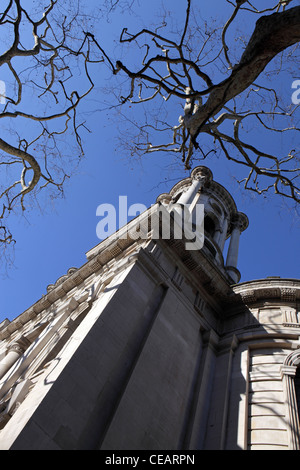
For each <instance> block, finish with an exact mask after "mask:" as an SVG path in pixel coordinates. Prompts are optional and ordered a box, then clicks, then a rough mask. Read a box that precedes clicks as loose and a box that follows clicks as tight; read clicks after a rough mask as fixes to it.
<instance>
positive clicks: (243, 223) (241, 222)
mask: <svg viewBox="0 0 300 470" xmlns="http://www.w3.org/2000/svg"><path fill="white" fill-rule="evenodd" d="M231 224H232V227H233V229H235V228H238V229H239V231H240V232H241V233H242V232H243V231H244V230H246V228H247V227H248V225H249V219H248V217H247V216H246V214H244V213H243V212H236V213H235V214H234V216H233V217H232V220H231Z"/></svg>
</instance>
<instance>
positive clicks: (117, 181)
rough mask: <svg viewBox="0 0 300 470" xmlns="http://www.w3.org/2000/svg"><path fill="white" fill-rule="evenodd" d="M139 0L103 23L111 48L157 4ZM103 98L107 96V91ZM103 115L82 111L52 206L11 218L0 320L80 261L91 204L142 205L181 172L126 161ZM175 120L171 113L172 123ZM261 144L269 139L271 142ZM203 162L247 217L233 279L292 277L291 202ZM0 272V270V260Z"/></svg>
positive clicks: (114, 126) (215, 7)
mask: <svg viewBox="0 0 300 470" xmlns="http://www.w3.org/2000/svg"><path fill="white" fill-rule="evenodd" d="M91 3H92V2H91ZM94 3H95V5H97V4H98V2H94ZM140 3H142V2H140ZM143 3H144V5H142V6H140V11H138V12H137V16H132V15H131V16H126V13H120V12H119V13H118V14H115V15H114V16H113V17H112V19H111V23H109V24H106V23H103V26H102V27H101V30H99V36H100V37H102V38H103V40H104V42H105V43H106V45H107V47H111V46H109V44H110V43H111V44H112V47H113V48H114V47H115V44H116V43H115V42H113V40H114V39H116V38H117V37H118V35H119V32H120V29H121V28H122V27H123V26H125V24H124V21H125V19H126V21H127V24H129V25H130V23H131V25H132V26H133V27H135V28H138V27H139V26H140V25H142V20H141V19H140V17H139V16H138V15H139V14H140V12H141V13H142V14H143V18H144V20H143V21H144V24H146V20H145V19H146V18H148V17H150V14H151V11H152V10H153V11H154V9H155V8H154V7H156V6H157V7H158V8H159V6H160V3H161V2H160V1H159V0H155V1H154V2H143ZM182 3H183V2H181V1H179V0H176V1H174V0H173V1H172V2H170V1H166V2H165V4H166V5H168V7H170V8H171V5H172V6H173V7H174V6H175V5H177V4H178V6H181V5H182ZM203 4H204V5H203V7H202V6H201V8H202V9H203V10H202V12H203V16H205V15H207V16H208V17H209V16H210V15H214V16H215V15H216V13H215V12H216V11H217V12H218V15H219V16H220V17H221V16H222V14H224V15H225V12H223V10H222V8H223V7H222V5H224V1H223V0H222V1H220V0H214V1H212V2H203ZM204 6H205V10H204ZM226 8H227V6H226ZM206 9H207V10H206ZM125 58H126V57H125ZM125 58H124V57H123V60H125ZM103 73H104V72H103ZM107 77H108V76H107V74H106V73H104V75H103V77H99V88H98V89H97V91H96V94H94V98H93V99H94V103H93V102H92V101H90V102H89V103H88V106H89V107H90V109H92V108H93V105H94V104H95V108H97V109H100V108H101V106H100V105H99V104H98V103H100V102H101V101H102V95H101V93H103V91H102V90H101V87H102V86H106V85H107ZM0 78H1V77H0ZM299 78H300V77H299ZM293 79H295V77H289V76H288V75H286V76H285V80H286V82H285V83H283V86H284V87H285V89H286V92H287V93H290V89H291V83H292V80H293ZM101 80H102V82H101ZM104 99H106V100H107V96H105V97H103V100H104ZM127 111H129V110H128V109H127ZM132 112H134V111H132ZM108 117H109V111H98V112H96V113H95V114H93V115H87V119H88V125H89V127H90V128H91V130H92V133H91V134H88V135H86V139H85V151H86V157H85V159H84V160H83V161H82V163H81V165H80V167H79V169H78V171H77V174H76V175H75V176H74V177H73V178H72V179H71V180H70V181H68V183H67V185H66V188H65V198H64V199H58V200H56V201H54V204H53V206H52V205H50V204H49V205H48V206H47V207H46V209H45V210H43V211H42V212H38V211H34V212H31V213H29V214H26V216H27V217H28V218H27V220H26V219H25V218H24V217H21V216H20V217H17V218H16V219H15V220H14V221H11V226H12V229H13V232H14V236H15V238H16V240H17V244H16V246H15V254H14V264H13V267H12V268H11V269H10V270H9V271H8V272H7V273H6V275H2V277H1V278H0V282H1V296H0V321H2V320H3V319H4V318H9V319H10V320H11V319H13V318H15V317H16V316H18V315H20V314H21V313H22V312H23V311H24V310H26V309H27V308H28V307H30V305H32V304H33V303H34V302H36V301H37V300H38V299H39V298H40V297H41V296H42V295H43V294H45V293H46V288H47V285H49V284H52V283H54V282H55V281H56V280H57V279H58V278H59V277H60V276H62V275H63V274H65V273H66V272H67V270H68V269H69V268H70V267H80V266H81V265H82V264H83V263H84V262H85V261H86V258H85V253H86V252H87V251H88V250H90V249H91V248H92V247H93V246H95V245H96V244H97V243H99V242H100V240H98V239H97V236H96V225H97V222H98V221H99V218H97V217H96V209H97V207H98V205H100V204H103V203H110V204H114V205H115V206H116V207H117V205H118V198H119V196H121V195H126V196H127V197H128V204H129V205H130V204H133V203H142V204H145V205H146V206H150V205H151V204H153V203H154V202H155V200H156V197H157V196H158V195H159V194H161V193H163V192H166V191H169V190H170V189H171V187H172V186H173V185H174V184H175V182H176V181H178V180H179V179H181V178H182V177H186V176H188V175H189V173H187V172H186V171H184V170H183V168H182V167H180V165H179V164H178V163H177V161H176V160H175V158H174V157H171V156H170V155H169V154H162V153H159V154H152V155H150V156H149V155H148V156H147V155H146V156H145V157H144V158H143V159H142V160H136V161H129V160H128V159H127V157H126V152H125V150H124V148H122V146H120V144H119V143H118V123H117V122H116V121H115V118H114V116H113V115H111V117H110V119H108ZM177 119H178V118H177V116H175V119H174V121H175V122H176V120H177ZM262 138H263V137H262V136H260V134H259V133H258V134H257V135H256V136H255V139H256V140H257V141H258V142H260V139H262ZM263 143H264V144H270V146H272V144H273V143H272V142H271V141H270V142H267V143H266V142H263ZM198 164H199V163H198ZM203 164H204V165H206V166H209V168H210V169H211V170H212V172H213V174H214V179H215V180H216V181H218V182H219V183H221V184H222V185H223V186H224V187H225V188H226V189H227V190H228V191H229V192H230V193H231V194H232V195H233V197H234V199H235V201H236V204H237V207H238V210H240V211H242V212H245V213H246V214H247V215H248V217H249V222H250V224H249V228H248V229H247V230H246V231H245V232H244V233H243V235H242V237H241V242H240V252H239V263H238V268H239V270H240V271H241V273H242V279H241V281H248V280H252V279H259V278H264V277H266V276H281V277H283V278H284V277H287V278H299V261H300V256H299V255H300V250H299V229H300V223H299V219H298V218H297V216H296V214H295V212H294V210H293V207H292V205H289V204H287V203H286V202H285V201H283V200H282V199H281V198H279V197H270V198H262V197H260V196H254V195H253V194H252V193H251V194H250V193H245V192H244V190H243V189H242V188H241V187H240V185H238V184H237V183H236V181H235V178H234V175H235V167H234V166H232V164H230V163H229V162H227V161H221V160H218V159H215V160H214V159H213V158H212V159H210V160H207V161H205V162H204V163H203ZM1 274H4V269H3V266H2V273H1Z"/></svg>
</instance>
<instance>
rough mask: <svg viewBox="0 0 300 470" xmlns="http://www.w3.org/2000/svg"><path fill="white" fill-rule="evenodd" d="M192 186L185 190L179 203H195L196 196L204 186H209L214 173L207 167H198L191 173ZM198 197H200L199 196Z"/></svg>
mask: <svg viewBox="0 0 300 470" xmlns="http://www.w3.org/2000/svg"><path fill="white" fill-rule="evenodd" d="M191 180H192V183H191V186H190V187H189V188H188V190H187V191H185V192H184V193H183V194H182V195H181V196H180V198H179V199H178V201H177V203H178V204H192V203H193V202H194V204H193V206H194V205H195V201H194V200H195V197H196V196H197V195H198V193H199V191H201V189H202V188H203V187H204V186H207V185H208V184H209V183H210V181H211V180H212V173H211V171H210V170H209V169H208V168H206V167H197V168H195V169H194V170H193V171H192V173H191ZM197 199H198V198H197Z"/></svg>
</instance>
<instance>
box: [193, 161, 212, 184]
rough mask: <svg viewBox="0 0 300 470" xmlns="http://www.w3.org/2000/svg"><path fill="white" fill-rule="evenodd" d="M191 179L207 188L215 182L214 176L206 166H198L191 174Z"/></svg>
mask: <svg viewBox="0 0 300 470" xmlns="http://www.w3.org/2000/svg"><path fill="white" fill-rule="evenodd" d="M191 179H192V180H193V181H200V182H201V187H204V186H206V187H207V186H209V185H210V183H211V182H212V180H213V174H212V172H211V171H210V169H209V168H207V167H206V166H197V167H196V168H194V169H193V171H192V172H191Z"/></svg>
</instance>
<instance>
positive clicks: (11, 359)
mask: <svg viewBox="0 0 300 470" xmlns="http://www.w3.org/2000/svg"><path fill="white" fill-rule="evenodd" d="M29 345H30V341H28V340H27V339H26V338H24V337H22V338H20V339H19V340H18V341H16V342H15V343H12V344H11V345H10V346H9V347H8V349H7V353H6V356H5V357H4V358H3V359H2V361H1V362H0V379H2V377H4V375H5V374H6V372H7V371H8V370H9V369H10V368H11V367H12V366H13V365H14V364H15V362H17V360H18V359H19V358H20V357H21V356H22V355H23V354H24V352H25V351H26V349H27V348H28V346H29Z"/></svg>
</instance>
